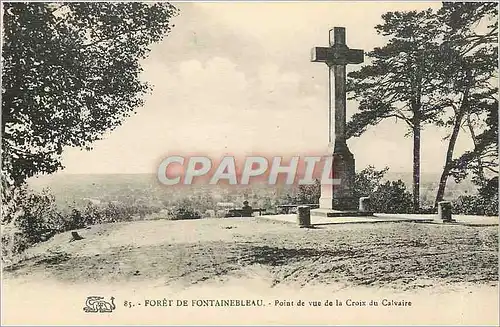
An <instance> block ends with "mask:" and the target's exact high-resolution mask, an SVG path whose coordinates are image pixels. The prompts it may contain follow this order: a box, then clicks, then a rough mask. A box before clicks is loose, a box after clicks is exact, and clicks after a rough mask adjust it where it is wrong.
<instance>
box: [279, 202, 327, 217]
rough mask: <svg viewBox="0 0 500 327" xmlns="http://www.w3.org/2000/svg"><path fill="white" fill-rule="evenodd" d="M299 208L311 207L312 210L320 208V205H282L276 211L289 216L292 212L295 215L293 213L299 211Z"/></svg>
mask: <svg viewBox="0 0 500 327" xmlns="http://www.w3.org/2000/svg"><path fill="white" fill-rule="evenodd" d="M298 206H308V207H310V208H311V209H316V208H319V204H317V203H306V204H280V205H278V206H276V209H277V210H276V211H277V212H279V211H284V214H285V215H287V214H289V213H290V212H291V213H293V211H296V210H297V207H298Z"/></svg>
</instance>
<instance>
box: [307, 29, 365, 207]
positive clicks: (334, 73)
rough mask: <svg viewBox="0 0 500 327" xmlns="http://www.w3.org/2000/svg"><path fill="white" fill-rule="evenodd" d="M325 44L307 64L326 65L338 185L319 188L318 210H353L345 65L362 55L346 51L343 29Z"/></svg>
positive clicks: (360, 58)
mask: <svg viewBox="0 0 500 327" xmlns="http://www.w3.org/2000/svg"><path fill="white" fill-rule="evenodd" d="M329 41H330V46H329V47H315V48H313V49H312V56H311V61H312V62H323V63H326V64H327V65H328V68H329V71H330V75H329V107H328V108H329V110H328V135H329V139H328V141H329V144H330V146H331V145H332V142H333V167H332V170H333V177H334V178H339V179H340V185H336V186H335V187H333V188H332V186H331V185H328V186H322V188H321V198H320V208H323V209H339V210H356V208H357V205H358V199H354V198H353V184H354V174H355V166H354V156H353V155H352V153H351V152H350V151H349V148H348V147H347V143H346V65H348V64H360V63H362V62H363V60H364V52H363V50H357V49H349V47H348V46H347V45H346V41H345V28H344V27H334V28H333V29H332V30H330V40H329ZM332 80H333V83H332ZM332 94H333V95H334V96H333V97H332ZM332 107H333V108H334V113H333V115H332ZM332 118H333V120H334V125H333V126H332ZM332 127H333V131H332Z"/></svg>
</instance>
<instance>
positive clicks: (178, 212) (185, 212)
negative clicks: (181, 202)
mask: <svg viewBox="0 0 500 327" xmlns="http://www.w3.org/2000/svg"><path fill="white" fill-rule="evenodd" d="M168 218H169V219H170V220H182V219H200V218H201V215H200V213H199V212H198V211H196V210H194V209H193V208H189V207H188V208H184V207H176V208H173V209H172V210H170V211H169V214H168Z"/></svg>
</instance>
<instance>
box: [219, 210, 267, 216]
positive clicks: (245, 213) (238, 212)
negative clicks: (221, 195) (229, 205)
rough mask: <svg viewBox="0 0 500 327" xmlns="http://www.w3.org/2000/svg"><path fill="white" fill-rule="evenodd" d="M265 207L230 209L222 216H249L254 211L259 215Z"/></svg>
mask: <svg viewBox="0 0 500 327" xmlns="http://www.w3.org/2000/svg"><path fill="white" fill-rule="evenodd" d="M265 211H266V209H253V208H252V209H230V210H228V212H227V213H226V215H225V216H224V217H226V218H227V217H251V216H252V214H253V213H254V212H258V213H259V216H262V213H263V212H265Z"/></svg>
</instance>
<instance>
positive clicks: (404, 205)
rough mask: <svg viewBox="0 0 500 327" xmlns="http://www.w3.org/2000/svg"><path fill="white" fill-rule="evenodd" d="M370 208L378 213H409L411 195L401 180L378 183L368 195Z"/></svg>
mask: <svg viewBox="0 0 500 327" xmlns="http://www.w3.org/2000/svg"><path fill="white" fill-rule="evenodd" d="M370 199H371V204H372V208H373V210H374V211H375V212H380V213H411V212H412V211H413V210H412V196H411V194H410V193H409V192H408V191H407V190H406V186H405V184H404V182H403V181H402V180H398V181H392V182H390V181H387V182H385V183H383V184H380V185H379V186H378V187H377V189H376V190H375V192H373V194H372V195H371V196H370Z"/></svg>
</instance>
